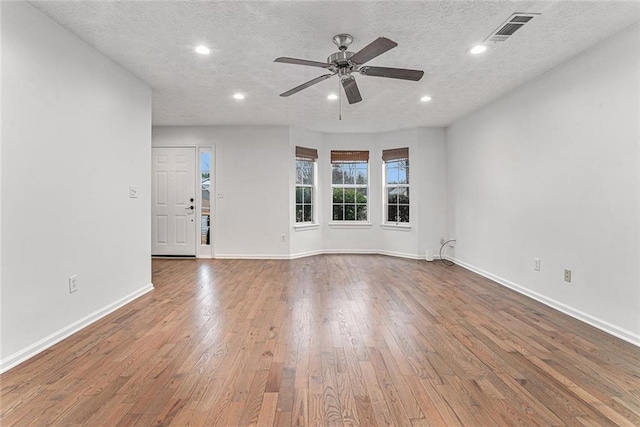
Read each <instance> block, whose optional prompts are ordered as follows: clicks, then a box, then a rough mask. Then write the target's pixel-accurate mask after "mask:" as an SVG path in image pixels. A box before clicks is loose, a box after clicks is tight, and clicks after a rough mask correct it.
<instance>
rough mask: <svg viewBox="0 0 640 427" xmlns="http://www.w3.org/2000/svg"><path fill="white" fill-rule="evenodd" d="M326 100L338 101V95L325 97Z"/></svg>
mask: <svg viewBox="0 0 640 427" xmlns="http://www.w3.org/2000/svg"><path fill="white" fill-rule="evenodd" d="M327 99H330V100H332V101H333V100H334V99H338V95H336V94H335V93H332V94H329V96H327Z"/></svg>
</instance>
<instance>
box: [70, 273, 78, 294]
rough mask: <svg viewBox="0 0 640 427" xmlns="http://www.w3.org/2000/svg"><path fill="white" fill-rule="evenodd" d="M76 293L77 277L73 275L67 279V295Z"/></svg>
mask: <svg viewBox="0 0 640 427" xmlns="http://www.w3.org/2000/svg"><path fill="white" fill-rule="evenodd" d="M77 291H78V275H77V274H74V275H73V276H71V277H69V293H70V294H72V293H74V292H77Z"/></svg>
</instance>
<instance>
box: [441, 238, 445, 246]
mask: <svg viewBox="0 0 640 427" xmlns="http://www.w3.org/2000/svg"><path fill="white" fill-rule="evenodd" d="M444 241H445V240H444V237H440V244H441V245H444Z"/></svg>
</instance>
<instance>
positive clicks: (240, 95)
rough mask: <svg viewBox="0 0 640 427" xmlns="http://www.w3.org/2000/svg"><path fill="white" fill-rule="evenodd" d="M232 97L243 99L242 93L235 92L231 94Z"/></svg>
mask: <svg viewBox="0 0 640 427" xmlns="http://www.w3.org/2000/svg"><path fill="white" fill-rule="evenodd" d="M233 98H234V99H244V95H243V94H241V93H236V94H234V95H233Z"/></svg>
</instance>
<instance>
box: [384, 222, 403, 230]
mask: <svg viewBox="0 0 640 427" xmlns="http://www.w3.org/2000/svg"><path fill="white" fill-rule="evenodd" d="M380 227H381V228H382V229H384V230H394V231H410V230H411V225H409V224H396V223H393V222H390V223H387V224H380Z"/></svg>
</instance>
